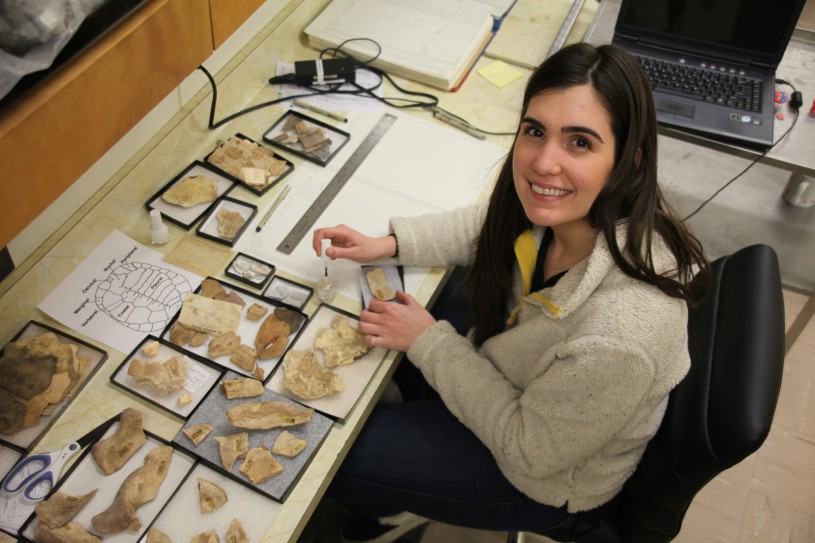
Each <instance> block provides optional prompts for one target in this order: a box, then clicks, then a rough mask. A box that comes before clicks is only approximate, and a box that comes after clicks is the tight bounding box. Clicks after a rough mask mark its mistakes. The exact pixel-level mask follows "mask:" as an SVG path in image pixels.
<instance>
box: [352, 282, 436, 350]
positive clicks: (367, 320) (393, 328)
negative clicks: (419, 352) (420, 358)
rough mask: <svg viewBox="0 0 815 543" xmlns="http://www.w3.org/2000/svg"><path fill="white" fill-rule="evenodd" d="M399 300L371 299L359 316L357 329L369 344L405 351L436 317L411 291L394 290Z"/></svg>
mask: <svg viewBox="0 0 815 543" xmlns="http://www.w3.org/2000/svg"><path fill="white" fill-rule="evenodd" d="M396 300H397V301H398V302H401V303H395V302H383V301H382V300H372V301H371V304H370V305H369V306H368V309H364V310H363V311H362V314H360V316H359V329H360V330H361V331H362V332H363V333H364V334H365V335H366V336H367V341H368V344H369V345H370V346H372V347H384V348H386V349H394V350H396V351H407V350H408V348H410V345H411V344H412V343H413V341H414V340H415V339H416V338H417V337H419V335H420V334H421V333H422V332H424V331H425V330H427V329H428V328H429V327H430V326H432V325H433V324H434V323H435V322H436V319H434V318H433V315H431V314H430V312H429V311H427V310H426V309H425V308H424V307H422V305H421V304H419V302H417V301H416V300H415V299H414V298H413V297H412V296H411V295H410V294H407V293H405V292H402V291H401V290H400V291H397V292H396Z"/></svg>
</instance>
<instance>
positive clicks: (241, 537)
mask: <svg viewBox="0 0 815 543" xmlns="http://www.w3.org/2000/svg"><path fill="white" fill-rule="evenodd" d="M224 539H226V543H249V538H248V537H246V532H245V531H244V529H243V524H241V521H239V520H238V519H232V522H230V523H229V529H228V530H227V531H226V535H225V536H224Z"/></svg>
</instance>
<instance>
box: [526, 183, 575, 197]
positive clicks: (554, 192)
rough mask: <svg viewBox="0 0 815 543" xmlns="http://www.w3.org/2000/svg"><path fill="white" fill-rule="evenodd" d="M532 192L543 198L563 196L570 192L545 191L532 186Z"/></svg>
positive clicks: (558, 190) (559, 190)
mask: <svg viewBox="0 0 815 543" xmlns="http://www.w3.org/2000/svg"><path fill="white" fill-rule="evenodd" d="M532 191H533V192H536V193H538V194H541V195H543V196H564V195H566V194H569V193H570V192H571V191H570V190H561V189H546V188H543V187H539V186H537V185H532Z"/></svg>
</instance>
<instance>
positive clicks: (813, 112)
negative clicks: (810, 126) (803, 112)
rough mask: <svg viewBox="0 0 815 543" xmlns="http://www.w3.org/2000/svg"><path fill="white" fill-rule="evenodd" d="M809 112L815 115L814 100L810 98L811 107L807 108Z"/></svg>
mask: <svg viewBox="0 0 815 543" xmlns="http://www.w3.org/2000/svg"><path fill="white" fill-rule="evenodd" d="M809 114H810V115H812V116H813V117H815V100H812V107H811V108H809Z"/></svg>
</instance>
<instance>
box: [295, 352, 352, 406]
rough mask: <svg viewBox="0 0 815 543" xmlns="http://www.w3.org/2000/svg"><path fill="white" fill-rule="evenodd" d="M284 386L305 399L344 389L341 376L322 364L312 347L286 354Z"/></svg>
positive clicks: (320, 396)
mask: <svg viewBox="0 0 815 543" xmlns="http://www.w3.org/2000/svg"><path fill="white" fill-rule="evenodd" d="M283 386H284V387H286V388H287V389H288V390H290V391H291V392H293V393H294V394H296V395H297V396H299V397H300V398H303V399H304V400H314V399H317V398H322V397H324V396H330V395H332V394H335V393H337V392H341V391H342V389H343V385H342V380H341V379H340V376H339V375H337V374H336V373H334V372H333V371H331V370H330V369H328V368H326V367H325V366H323V365H322V364H320V363H319V362H318V361H317V359H316V356H315V354H314V351H312V350H311V349H306V350H305V351H289V352H288V353H287V354H286V358H284V359H283Z"/></svg>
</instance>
